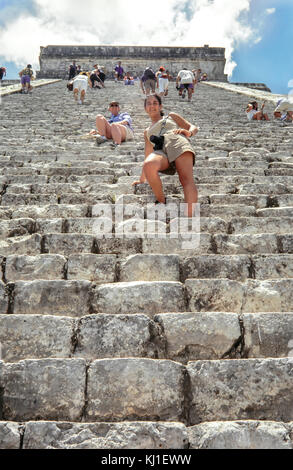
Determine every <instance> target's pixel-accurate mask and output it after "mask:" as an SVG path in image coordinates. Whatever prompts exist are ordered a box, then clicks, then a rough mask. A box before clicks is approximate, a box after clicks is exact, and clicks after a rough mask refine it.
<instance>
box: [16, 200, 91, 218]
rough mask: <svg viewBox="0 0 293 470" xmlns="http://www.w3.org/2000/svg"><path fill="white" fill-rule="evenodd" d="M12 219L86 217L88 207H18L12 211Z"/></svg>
mask: <svg viewBox="0 0 293 470" xmlns="http://www.w3.org/2000/svg"><path fill="white" fill-rule="evenodd" d="M12 210H13V212H12V218H13V219H15V218H17V219H18V218H20V217H30V218H31V219H41V218H42V219H50V218H62V217H63V218H67V217H86V215H87V213H88V206H87V205H85V204H83V205H82V204H80V205H74V206H73V205H65V204H56V205H54V204H51V205H46V206H18V207H16V208H14V209H12Z"/></svg>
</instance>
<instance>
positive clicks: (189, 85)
mask: <svg viewBox="0 0 293 470" xmlns="http://www.w3.org/2000/svg"><path fill="white" fill-rule="evenodd" d="M179 83H180V86H179V88H178V85H179ZM194 84H195V76H194V75H193V73H192V72H191V70H187V69H185V68H184V69H182V70H180V72H179V73H178V75H177V78H176V88H177V89H179V96H180V97H182V99H184V98H185V95H186V90H187V92H188V101H191V97H192V93H193V90H194Z"/></svg>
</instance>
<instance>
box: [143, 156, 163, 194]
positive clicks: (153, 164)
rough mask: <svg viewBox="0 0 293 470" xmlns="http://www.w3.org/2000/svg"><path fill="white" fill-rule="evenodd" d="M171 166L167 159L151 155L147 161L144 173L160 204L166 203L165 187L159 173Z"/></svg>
mask: <svg viewBox="0 0 293 470" xmlns="http://www.w3.org/2000/svg"><path fill="white" fill-rule="evenodd" d="M168 166H169V162H168V160H167V157H164V156H163V155H157V154H155V153H151V154H150V155H149V156H148V157H147V158H146V160H145V162H144V165H143V171H144V174H145V176H146V179H147V181H148V183H149V185H150V187H151V188H152V190H153V193H154V195H155V197H156V199H157V201H159V202H162V203H164V202H166V198H165V195H164V191H163V185H162V181H161V178H160V176H159V171H162V170H166V169H167V168H168Z"/></svg>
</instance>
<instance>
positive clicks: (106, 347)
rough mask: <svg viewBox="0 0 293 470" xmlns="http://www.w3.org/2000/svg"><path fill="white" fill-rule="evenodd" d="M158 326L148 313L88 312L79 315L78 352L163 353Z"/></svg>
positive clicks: (83, 354)
mask: <svg viewBox="0 0 293 470" xmlns="http://www.w3.org/2000/svg"><path fill="white" fill-rule="evenodd" d="M162 349H163V348H162V338H161V336H160V331H159V329H158V327H157V326H156V325H155V324H154V323H153V322H152V321H151V320H150V319H149V318H148V317H147V316H145V315H103V314H99V315H89V316H86V317H83V318H81V319H80V321H79V323H78V329H77V344H76V348H75V351H74V354H75V356H77V357H84V358H86V359H102V358H105V357H151V358H155V357H158V355H159V353H160V356H161V357H162Z"/></svg>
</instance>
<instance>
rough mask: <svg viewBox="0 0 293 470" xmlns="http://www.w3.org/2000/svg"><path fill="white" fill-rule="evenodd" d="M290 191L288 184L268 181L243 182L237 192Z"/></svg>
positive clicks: (268, 192)
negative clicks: (261, 182)
mask: <svg viewBox="0 0 293 470" xmlns="http://www.w3.org/2000/svg"><path fill="white" fill-rule="evenodd" d="M287 193H292V191H290V188H289V187H288V186H285V185H284V184H270V183H263V184H260V183H258V184H257V183H253V184H243V185H242V186H241V187H240V191H239V194H267V195H273V194H277V195H278V194H287Z"/></svg>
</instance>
